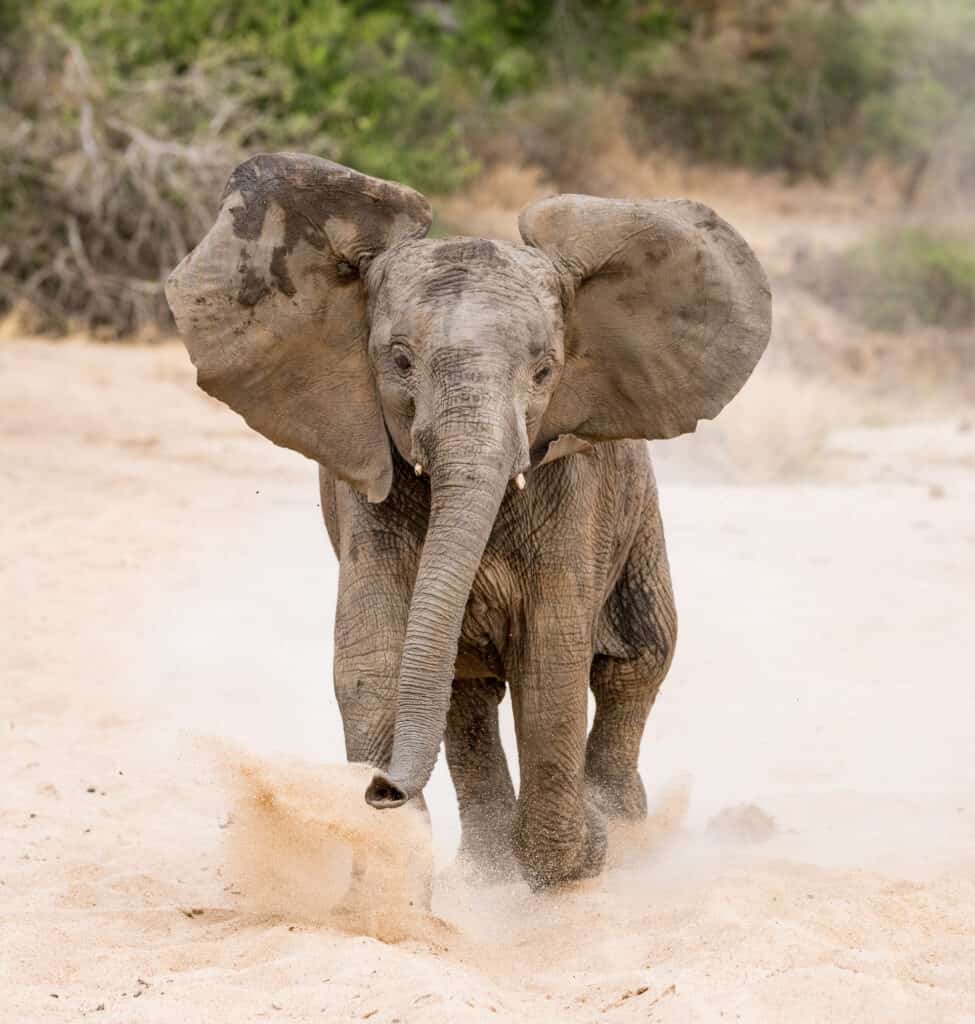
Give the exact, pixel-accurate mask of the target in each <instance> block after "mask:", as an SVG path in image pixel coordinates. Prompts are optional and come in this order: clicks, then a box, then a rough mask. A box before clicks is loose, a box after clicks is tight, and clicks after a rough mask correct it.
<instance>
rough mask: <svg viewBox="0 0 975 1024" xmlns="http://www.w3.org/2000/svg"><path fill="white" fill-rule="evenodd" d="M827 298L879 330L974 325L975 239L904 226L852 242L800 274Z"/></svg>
mask: <svg viewBox="0 0 975 1024" xmlns="http://www.w3.org/2000/svg"><path fill="white" fill-rule="evenodd" d="M806 280H807V283H809V284H811V285H812V287H813V290H814V291H816V292H818V293H819V294H820V295H821V296H822V297H823V298H824V299H826V300H827V301H828V302H830V303H831V304H833V305H835V306H837V307H839V308H841V309H844V310H845V311H846V312H848V313H849V314H850V315H852V316H854V317H856V319H858V320H860V321H862V322H863V323H865V324H867V325H868V326H870V327H874V328H877V329H880V330H889V331H903V330H905V329H907V328H910V327H914V326H917V325H918V324H926V325H936V326H941V327H949V328H958V327H971V326H973V325H975V243H972V242H969V241H966V240H964V239H961V238H956V237H951V236H946V235H938V234H933V233H931V232H928V231H921V230H918V229H913V228H912V229H907V230H902V231H898V232H894V233H891V234H885V235H882V236H880V237H877V238H873V239H870V240H869V241H867V242H864V243H861V244H860V245H857V246H854V247H853V248H851V249H849V250H848V251H847V252H845V253H843V255H842V256H841V257H840V258H839V259H838V260H836V261H831V262H830V263H829V264H828V265H826V266H825V267H820V268H819V270H818V273H814V274H812V275H809V274H807V275H806Z"/></svg>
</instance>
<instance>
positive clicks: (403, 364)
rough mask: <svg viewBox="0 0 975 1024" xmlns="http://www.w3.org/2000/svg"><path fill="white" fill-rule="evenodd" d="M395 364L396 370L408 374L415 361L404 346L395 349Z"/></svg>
mask: <svg viewBox="0 0 975 1024" xmlns="http://www.w3.org/2000/svg"><path fill="white" fill-rule="evenodd" d="M393 362H394V363H395V364H396V368H397V369H398V370H401V371H402V372H403V373H406V371H407V370H409V369H411V368H412V366H413V360H412V359H411V358H410V354H409V352H407V351H406V349H405V348H403V347H402V346H397V347H396V348H394V349H393Z"/></svg>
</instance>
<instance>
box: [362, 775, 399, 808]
mask: <svg viewBox="0 0 975 1024" xmlns="http://www.w3.org/2000/svg"><path fill="white" fill-rule="evenodd" d="M409 798H410V797H409V794H408V793H406V792H404V791H403V789H402V788H401V787H399V786H398V785H397V784H396V783H395V782H393V781H392V780H391V779H390V778H389V777H388V776H386V775H384V774H383V773H382V772H379V771H377V772H376V774H375V775H373V777H372V782H370V783H369V788H368V789H367V790H366V803H367V804H369V805H370V806H371V807H375V808H377V809H378V810H380V811H385V810H389V808H391V807H402V806H403V804H405V803H406V801H407V800H409Z"/></svg>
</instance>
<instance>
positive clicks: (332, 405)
mask: <svg viewBox="0 0 975 1024" xmlns="http://www.w3.org/2000/svg"><path fill="white" fill-rule="evenodd" d="M429 226H430V207H429V204H428V203H427V201H426V200H425V199H424V198H423V196H421V195H420V194H419V193H417V192H414V191H413V190H412V189H409V188H405V187H404V186H402V185H397V184H394V183H393V182H388V181H380V180H379V179H377V178H370V177H367V176H366V175H364V174H358V173H356V172H355V171H351V170H349V169H348V168H346V167H342V166H340V165H339V164H334V163H331V162H330V161H328V160H321V159H319V158H318V157H314V156H306V155H304V154H300V153H276V154H272V155H262V156H256V157H253V158H252V159H250V160H248V161H247V162H246V163H243V164H241V165H240V166H239V167H238V168H237V169H236V170H235V171H234V173H233V174H232V175H231V177H230V181H229V182H228V183H227V187H226V189H225V190H224V194H223V199H222V202H221V207H220V212H219V214H218V216H217V220H216V223H215V224H214V225H213V227H212V228H211V229H210V232H209V234H207V236H206V237H205V238H204V239H203V241H202V242H200V244H199V245H198V246H197V247H196V248H195V249H194V250H193V251H192V252H191V253H190V254H189V255H188V256H187V257H186V258H185V259H184V260H183V262H182V263H180V265H179V266H178V267H177V268H176V269H175V270H174V271H173V272H172V274H171V275H170V277H169V280H168V282H167V284H166V297H167V299H168V300H169V305H170V307H171V308H172V311H173V315H174V316H175V318H176V324H177V326H178V328H179V330H180V333H181V334H182V336H183V339H184V341H185V343H186V347H187V348H188V349H189V353H190V356H191V358H192V359H193V362H194V364H195V365H196V367H197V380H198V383H199V385H200V387H202V388H203V389H204V390H205V391H207V392H209V393H210V394H211V395H214V396H215V397H216V398H219V399H221V401H224V402H226V403H227V405H229V406H230V407H231V408H232V409H234V410H235V411H236V412H238V413H240V414H241V415H242V416H243V417H244V419H245V420H246V421H247V422H248V423H249V424H250V426H252V427H253V428H254V429H255V430H257V431H260V433H262V434H264V435H265V436H266V437H268V438H270V439H271V440H272V441H273V442H274V443H275V444H279V445H283V446H285V447H286V448H293V449H295V451H299V452H301V453H302V454H303V455H307V456H308V458H310V459H314V460H315V461H317V462H320V463H322V464H323V465H325V466H327V467H328V468H329V469H331V470H332V471H333V472H334V473H335V474H336V475H337V476H339V477H340V478H341V479H343V480H345V481H347V482H348V483H349V484H351V485H352V486H353V487H355V488H357V489H358V490H360V491H362V492H363V493H365V494H366V495H367V496H368V497H369V500H370V501H382V500H383V499H384V498H385V497H386V495H387V494H388V492H389V488H390V485H391V483H392V459H391V455H390V449H389V441H388V438H387V435H386V428H385V425H384V422H383V417H382V410H381V408H380V405H379V395H378V390H377V387H376V383H375V380H374V379H373V375H372V371H371V369H370V366H369V361H368V356H367V338H368V322H367V313H366V287H365V283H364V281H363V277H362V273H360V272H363V273H364V271H365V268H366V266H367V265H368V261H369V260H370V259H372V258H373V257H374V256H376V255H377V254H378V253H380V252H382V251H383V250H384V249H388V248H389V247H391V246H393V245H396V244H397V243H398V242H402V241H404V240H407V239H411V238H418V237H421V236H422V235H424V234H426V231H427V229H428V227H429Z"/></svg>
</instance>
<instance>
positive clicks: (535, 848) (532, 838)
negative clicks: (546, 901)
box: [515, 800, 607, 892]
mask: <svg viewBox="0 0 975 1024" xmlns="http://www.w3.org/2000/svg"><path fill="white" fill-rule="evenodd" d="M580 825H581V826H582V827H581V829H580V833H577V837H573V838H570V839H569V841H568V842H566V837H565V836H564V833H563V835H562V836H560V837H559V838H557V839H556V838H552V837H549V836H548V835H547V834H545V833H539V834H536V835H532V834H530V833H526V830H525V829H524V828H522V829H520V830H518V831H516V837H515V852H516V854H517V857H518V861H519V864H520V866H521V873H522V876H523V877H524V879H525V881H527V882H528V885H529V887H530V888H531V889H532V891H534V892H543V891H546V890H551V889H555V888H558V887H560V886H563V885H565V884H566V883H569V882H578V881H581V880H582V879H585V878H593V877H595V876H596V875H598V874H599V872H600V871H601V870H602V868H603V864H604V863H605V862H606V845H607V840H606V822H605V819H604V818H603V815H602V813H601V811H600V810H599V808H598V806H597V805H596V804H595V803H593V802H592V801H590V800H586V801H585V802H584V814H583V816H582V821H581V822H580ZM560 831H561V830H560Z"/></svg>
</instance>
